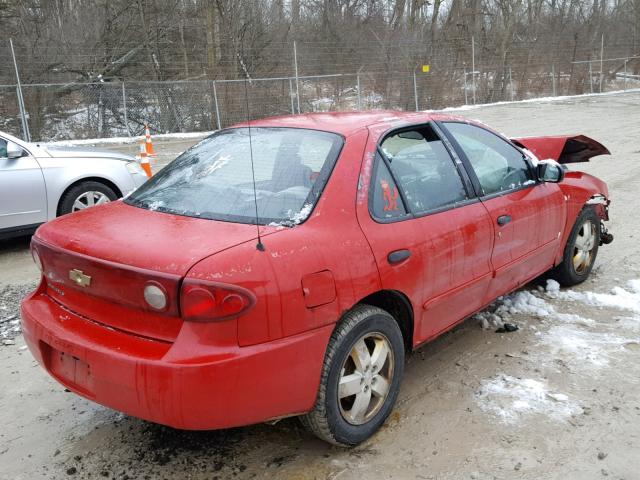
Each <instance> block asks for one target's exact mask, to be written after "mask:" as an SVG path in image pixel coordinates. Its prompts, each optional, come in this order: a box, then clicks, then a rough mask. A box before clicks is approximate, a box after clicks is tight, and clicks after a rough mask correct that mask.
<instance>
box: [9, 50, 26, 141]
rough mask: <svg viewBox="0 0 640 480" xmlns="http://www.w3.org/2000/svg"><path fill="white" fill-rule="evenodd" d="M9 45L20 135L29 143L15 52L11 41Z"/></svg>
mask: <svg viewBox="0 0 640 480" xmlns="http://www.w3.org/2000/svg"><path fill="white" fill-rule="evenodd" d="M9 44H10V45H11V56H12V57H13V66H14V68H15V70H16V95H17V97H18V108H19V109H20V118H21V120H22V133H23V135H24V139H25V140H26V141H27V142H30V141H31V133H30V132H29V122H28V121H27V111H26V109H25V107H24V97H23V96H22V85H21V84H20V75H19V74H18V62H17V61H16V52H15V51H14V50H13V39H12V38H10V39H9Z"/></svg>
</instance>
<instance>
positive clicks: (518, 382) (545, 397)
mask: <svg viewBox="0 0 640 480" xmlns="http://www.w3.org/2000/svg"><path fill="white" fill-rule="evenodd" d="M476 401H477V402H478V404H479V406H480V409H481V410H482V411H484V412H485V413H488V414H491V415H495V416H497V417H498V419H500V420H501V421H502V422H504V423H510V424H512V423H516V422H517V421H518V420H520V419H521V418H522V417H523V416H527V415H545V416H547V417H550V418H552V419H554V420H557V421H564V420H566V419H567V418H569V417H571V416H572V415H578V414H581V413H582V412H583V410H582V408H581V407H580V406H579V405H577V404H575V403H574V402H571V401H570V399H569V396H568V395H566V394H564V393H560V392H555V391H553V390H550V389H549V388H548V386H547V385H546V383H545V382H543V381H539V380H534V379H531V378H516V377H512V376H509V375H498V376H497V377H495V378H492V379H488V380H484V381H483V382H482V386H481V388H480V392H479V393H477V394H476Z"/></svg>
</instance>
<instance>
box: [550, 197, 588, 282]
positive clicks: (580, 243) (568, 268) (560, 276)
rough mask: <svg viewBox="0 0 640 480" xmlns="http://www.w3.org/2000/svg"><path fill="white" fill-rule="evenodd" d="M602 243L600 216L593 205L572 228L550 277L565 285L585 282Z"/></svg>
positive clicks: (585, 210)
mask: <svg viewBox="0 0 640 480" xmlns="http://www.w3.org/2000/svg"><path fill="white" fill-rule="evenodd" d="M599 245H600V218H599V217H598V215H597V214H596V212H595V210H594V209H593V208H592V207H588V206H587V207H585V208H584V209H583V210H582V211H581V212H580V215H578V218H577V219H576V223H575V224H574V226H573V229H572V230H571V234H570V235H569V239H568V240H567V245H566V246H565V249H564V255H563V257H562V261H561V262H560V263H559V264H558V265H557V266H556V267H555V268H554V269H552V270H551V271H550V272H549V277H550V278H553V279H554V280H556V281H557V282H558V283H560V285H562V286H564V287H571V286H573V285H577V284H579V283H582V282H584V281H585V280H586V279H587V278H588V277H589V274H590V273H591V270H592V269H593V264H594V263H595V261H596V256H597V255H598V246H599Z"/></svg>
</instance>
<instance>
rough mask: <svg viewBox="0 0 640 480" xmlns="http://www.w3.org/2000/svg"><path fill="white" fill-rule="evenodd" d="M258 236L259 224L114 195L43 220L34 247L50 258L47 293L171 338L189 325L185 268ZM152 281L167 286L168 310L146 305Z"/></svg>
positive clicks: (115, 322) (114, 323)
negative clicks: (183, 296)
mask: <svg viewBox="0 0 640 480" xmlns="http://www.w3.org/2000/svg"><path fill="white" fill-rule="evenodd" d="M253 238H256V227H255V225H244V224H237V223H230V222H219V221H214V220H204V219H198V218H191V217H181V216H177V215H171V214H167V213H160V212H155V211H149V210H145V209H141V208H137V207H134V206H130V205H126V204H124V203H123V202H113V203H110V204H107V205H104V206H99V207H93V208H90V209H86V210H82V211H80V212H77V213H74V214H72V215H66V216H63V217H60V218H58V219H56V220H53V221H51V222H49V223H47V224H45V225H43V226H42V227H40V228H39V229H38V231H37V232H36V235H35V236H34V237H33V247H34V248H35V249H36V250H37V251H38V254H39V255H40V258H41V260H42V263H43V269H44V275H45V278H46V282H47V293H48V295H49V296H51V298H53V299H54V300H55V301H56V302H58V303H59V304H61V305H63V306H64V307H66V308H68V309H69V310H71V311H72V312H74V313H76V314H79V315H81V316H83V317H85V318H88V319H90V320H93V321H95V322H98V323H101V324H104V325H107V326H110V327H113V328H117V329H121V330H124V331H127V332H130V333H134V334H137V335H140V336H144V337H149V338H153V339H157V340H163V341H169V342H170V341H172V340H174V339H175V337H176V336H177V334H178V332H179V331H180V327H181V325H182V319H181V318H180V316H179V309H178V298H179V293H180V284H181V280H182V278H183V277H184V275H186V273H187V272H188V271H189V269H190V268H191V267H192V266H193V265H194V264H195V263H197V262H198V261H200V260H202V259H203V258H205V257H207V256H210V255H213V254H215V253H217V252H220V251H222V250H225V249H227V248H231V247H233V246H235V245H238V244H240V243H244V242H246V241H249V240H251V239H253ZM211 273H212V274H215V273H216V272H211ZM149 282H153V283H154V284H156V285H160V286H161V288H162V289H164V290H165V291H166V294H167V297H168V300H169V302H168V305H169V306H168V308H167V309H166V310H165V311H163V312H158V311H154V310H153V309H152V308H151V307H148V306H147V305H146V303H145V301H144V287H145V286H146V285H147V284H148V283H149ZM158 316H161V317H162V321H159V320H158Z"/></svg>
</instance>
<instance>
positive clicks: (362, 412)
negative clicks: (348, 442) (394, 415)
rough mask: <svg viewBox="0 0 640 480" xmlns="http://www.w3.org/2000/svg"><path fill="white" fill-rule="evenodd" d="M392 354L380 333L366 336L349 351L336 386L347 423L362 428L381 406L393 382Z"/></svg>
mask: <svg viewBox="0 0 640 480" xmlns="http://www.w3.org/2000/svg"><path fill="white" fill-rule="evenodd" d="M393 353H394V352H393V347H392V346H391V343H390V342H389V340H388V339H387V337H386V336H384V335H383V334H382V333H379V332H369V333H366V334H365V335H363V336H362V337H360V339H358V341H357V342H356V343H355V344H354V346H353V347H352V348H351V351H350V352H349V356H348V357H347V358H346V360H345V362H344V364H343V365H342V369H341V373H340V381H339V384H338V404H339V405H340V413H341V414H342V418H344V419H345V420H346V421H347V422H348V423H350V424H352V425H362V424H363V423H366V422H368V421H369V420H371V419H372V418H373V417H374V416H375V415H376V414H377V413H378V412H379V411H380V409H381V408H382V406H383V405H384V403H385V401H386V399H387V397H388V396H389V390H390V388H391V383H392V381H393V373H394V358H395V356H394V354H393Z"/></svg>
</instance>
